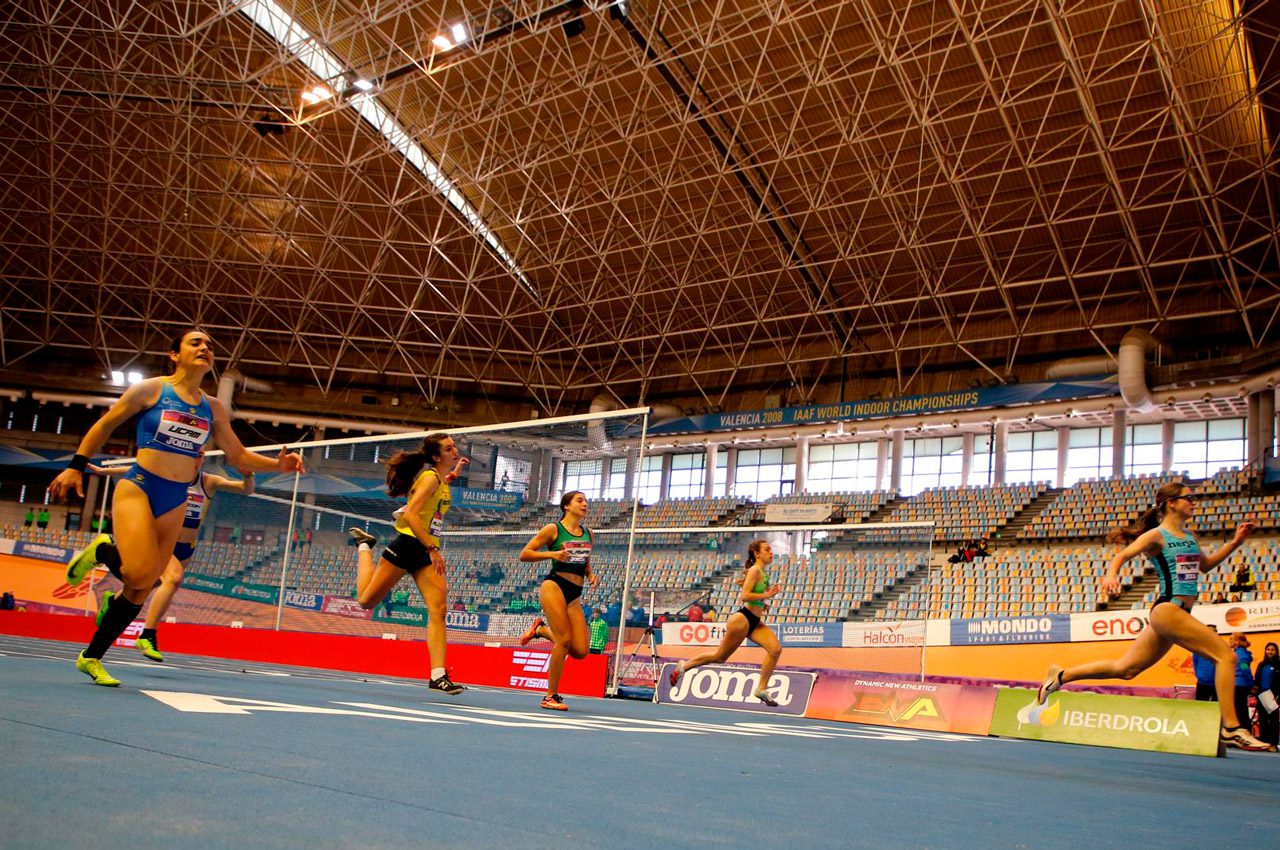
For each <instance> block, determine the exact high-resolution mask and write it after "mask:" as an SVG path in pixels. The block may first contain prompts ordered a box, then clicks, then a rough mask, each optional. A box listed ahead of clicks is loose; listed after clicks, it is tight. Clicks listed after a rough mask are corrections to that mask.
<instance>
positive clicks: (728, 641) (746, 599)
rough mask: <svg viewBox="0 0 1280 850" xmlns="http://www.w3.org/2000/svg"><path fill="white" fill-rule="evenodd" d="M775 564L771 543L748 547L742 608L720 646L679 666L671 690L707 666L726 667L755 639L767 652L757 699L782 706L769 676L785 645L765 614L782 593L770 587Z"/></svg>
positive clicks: (727, 627) (673, 673)
mask: <svg viewBox="0 0 1280 850" xmlns="http://www.w3.org/2000/svg"><path fill="white" fill-rule="evenodd" d="M772 563H773V547H772V546H770V545H769V541H767V540H753V541H751V545H750V546H748V547H747V564H746V574H745V575H743V577H742V581H741V585H742V607H741V608H739V609H738V610H737V611H734V612H733V613H732V614H730V615H729V619H728V621H727V622H726V623H725V629H724V637H723V638H721V640H720V645H719V646H718V647H716V648H715V649H713V650H710V651H709V652H703V653H701V654H699V655H695V656H693V657H692V658H687V659H685V660H684V661H681V662H679V663H678V664H676V669H674V670H672V671H671V687H673V688H674V687H675V686H676V682H678V681H679V680H680V675H681V674H682V673H687V672H688V671H690V670H692V669H693V668H695V667H701V666H702V665H703V664H722V663H724V662H725V661H727V660H728V659H729V656H730V655H733V653H734V651H735V650H736V649H737V648H738V647H739V646H741V645H742V641H743V640H745V639H746V638H751V640H753V641H754V642H755V643H756V644H758V645H759V646H760V647H761V648H763V649H764V651H765V657H764V661H763V662H762V663H761V664H760V682H759V685H758V686H757V688H756V691H755V698H756V699H758V700H760V701H761V702H762V703H764V704H765V705H769V706H776V705H777V704H778V703H777V702H776V701H775V700H774V699H773V697H771V696H769V677H771V676H772V675H773V668H774V667H776V666H777V664H778V656H780V655H781V654H782V646H781V644H779V643H778V636H777V635H775V634H774V633H773V630H772V629H770V628H769V627H768V626H766V625H765V624H764V615H765V612H766V611H768V610H769V605H768V603H767V602H766V601H765V600H768V599H772V598H773V597H775V596H777V595H778V594H779V593H781V592H782V588H781V587H779V586H778V585H770V584H769V576H768V574H766V573H765V571H764V568H765V567H767V566H769V565H770V564H772Z"/></svg>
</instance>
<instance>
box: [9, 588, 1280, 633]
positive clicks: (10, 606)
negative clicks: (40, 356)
mask: <svg viewBox="0 0 1280 850" xmlns="http://www.w3.org/2000/svg"><path fill="white" fill-rule="evenodd" d="M15 607H17V603H16V600H15V599H14V598H13V592H12V591H9V590H6V591H5V592H4V595H3V596H0V611H12V610H13V609H14V608H15ZM1274 645H1275V644H1272V646H1274Z"/></svg>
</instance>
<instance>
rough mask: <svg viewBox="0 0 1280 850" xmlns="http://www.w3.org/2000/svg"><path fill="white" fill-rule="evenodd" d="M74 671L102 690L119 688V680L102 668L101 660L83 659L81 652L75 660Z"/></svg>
mask: <svg viewBox="0 0 1280 850" xmlns="http://www.w3.org/2000/svg"><path fill="white" fill-rule="evenodd" d="M76 669H77V670H79V671H80V672H81V673H83V674H85V675H86V676H88V677H89V678H90V679H93V683H94V684H95V685H102V686H103V687H104V688H118V687H120V680H119V679H117V678H115V677H114V676H112V675H111V674H110V673H108V672H107V668H106V667H103V666H102V659H101V658H85V657H84V653H83V652H81V653H80V657H79V658H77V659H76Z"/></svg>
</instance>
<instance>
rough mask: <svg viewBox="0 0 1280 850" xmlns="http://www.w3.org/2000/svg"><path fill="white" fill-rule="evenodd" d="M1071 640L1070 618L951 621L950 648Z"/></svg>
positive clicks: (1055, 616) (1048, 615) (1066, 616)
mask: <svg viewBox="0 0 1280 850" xmlns="http://www.w3.org/2000/svg"><path fill="white" fill-rule="evenodd" d="M1070 640H1071V615H1070V614H1040V615H1037V616H1031V617H998V618H994V619H984V620H976V619H975V620H952V621H951V645H952V646H974V645H976V644H986V643H1066V642H1068V641H1070Z"/></svg>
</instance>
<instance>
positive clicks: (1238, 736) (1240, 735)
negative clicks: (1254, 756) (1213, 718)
mask: <svg viewBox="0 0 1280 850" xmlns="http://www.w3.org/2000/svg"><path fill="white" fill-rule="evenodd" d="M1218 740H1219V741H1220V742H1222V743H1223V744H1225V745H1227V746H1228V747H1236V748H1237V749H1241V750H1249V751H1251V752H1257V753H1274V752H1275V751H1276V745H1275V744H1268V743H1267V742H1266V741H1259V740H1258V739H1257V738H1255V737H1253V733H1252V732H1250V731H1249V730H1248V729H1246V728H1244V727H1243V726H1237V727H1235V728H1234V729H1228V728H1227V727H1225V726H1223V727H1222V731H1221V733H1219V735H1218Z"/></svg>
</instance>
